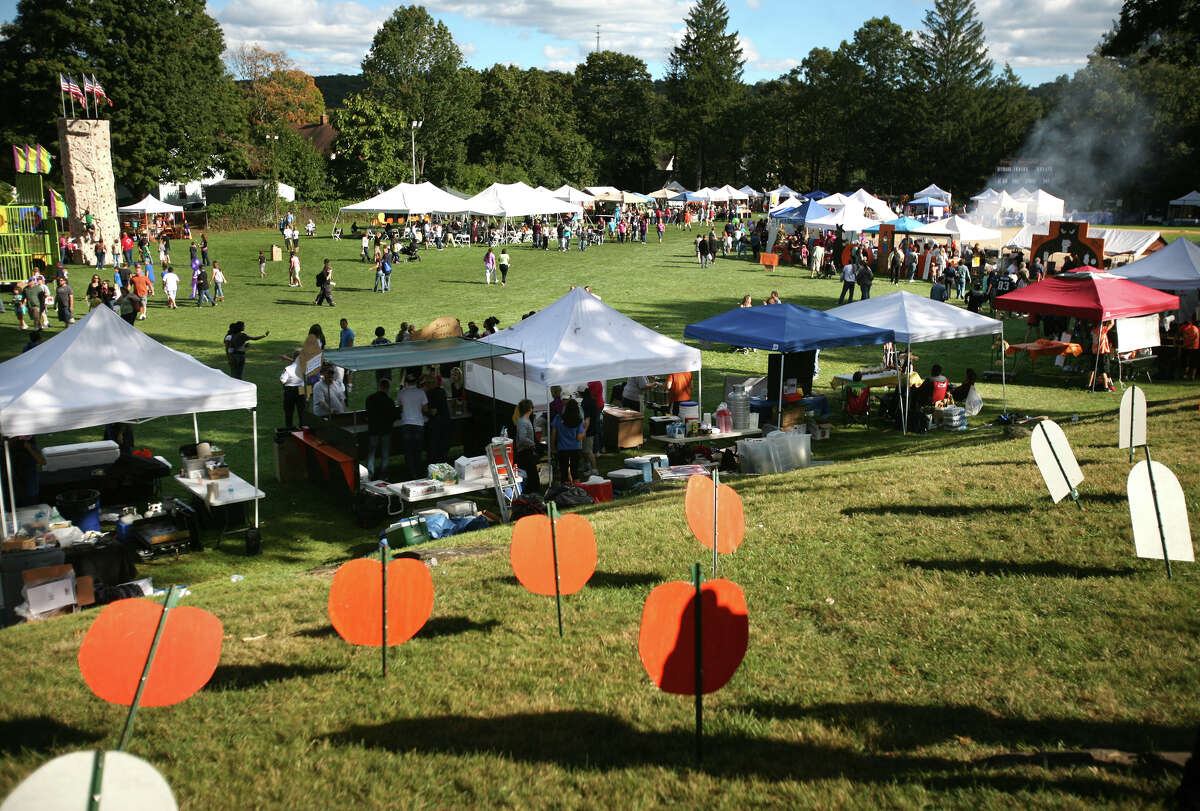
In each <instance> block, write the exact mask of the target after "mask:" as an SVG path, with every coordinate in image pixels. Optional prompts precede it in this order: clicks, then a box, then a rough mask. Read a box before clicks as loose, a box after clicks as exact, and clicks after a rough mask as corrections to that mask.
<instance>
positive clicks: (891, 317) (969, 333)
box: [826, 290, 1008, 431]
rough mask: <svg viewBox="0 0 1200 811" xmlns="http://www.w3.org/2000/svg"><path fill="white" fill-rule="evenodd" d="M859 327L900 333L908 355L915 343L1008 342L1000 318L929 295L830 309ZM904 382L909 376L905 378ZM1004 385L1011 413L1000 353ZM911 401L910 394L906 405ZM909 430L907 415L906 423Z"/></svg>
mask: <svg viewBox="0 0 1200 811" xmlns="http://www.w3.org/2000/svg"><path fill="white" fill-rule="evenodd" d="M826 312H828V313H829V314H830V315H836V316H837V317H838V318H843V319H845V320H847V321H853V322H854V323H856V324H866V325H868V326H872V327H878V328H880V329H890V330H892V331H893V332H895V333H896V342H897V343H903V344H905V345H906V347H907V349H906V352H905V354H906V356H907V354H908V352H909V351H911V349H912V345H913V344H917V343H925V342H926V341H950V340H954V339H956V338H970V337H973V336H977V335H999V336H1000V338H1001V342H1003V339H1004V322H1003V321H1000V320H999V319H996V318H988V317H987V316H986V315H980V314H979V313H973V312H970V311H969V310H964V309H963V308H962V307H955V306H954V305H953V304H947V303H945V302H944V301H934V300H933V299H931V298H926V297H925V296H918V295H916V294H914V293H909V292H908V291H907V290H900V291H898V292H895V293H889V294H887V295H886V296H877V297H875V298H869V299H864V300H861V301H856V302H854V303H853V304H844V305H842V306H841V307H834V308H833V309H832V310H826ZM901 377H903V378H904V380H907V378H906V377H904V376H903V375H901ZM1000 383H1001V387H1002V391H1003V398H1004V411H1005V412H1007V411H1008V381H1007V374H1006V373H1005V367H1004V353H1003V352H1001V353H1000ZM907 400H908V397H907V393H906V396H905V397H904V398H902V400H901V403H902V405H903V404H904V403H906V402H907ZM904 424H905V430H906V431H907V427H908V420H907V416H906V418H905V421H904Z"/></svg>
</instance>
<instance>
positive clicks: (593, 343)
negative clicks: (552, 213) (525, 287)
mask: <svg viewBox="0 0 1200 811" xmlns="http://www.w3.org/2000/svg"><path fill="white" fill-rule="evenodd" d="M480 340H483V341H487V342H489V343H496V344H500V345H502V346H506V347H511V348H513V349H519V350H521V351H523V352H524V353H525V361H524V363H525V366H524V370H525V371H524V377H522V366H521V361H520V359H517V360H513V359H512V358H510V357H498V358H494V359H492V360H491V362H490V363H475V362H468V363H467V364H466V385H467V389H469V390H470V391H474V392H478V393H481V394H491V392H492V391H493V388H492V381H493V379H494V380H495V392H496V397H497V399H499V400H502V401H504V402H510V403H515V402H519V401H520V400H521V399H523V398H524V397H526V396H527V397H529V399H531V400H533V401H534V403H535V404H539V405H540V404H545V403H546V402H548V401H549V388H550V386H556V385H559V386H571V385H575V384H583V383H587V382H589V381H592V380H610V379H613V378H618V377H628V376H630V375H655V374H666V373H669V372H695V371H699V369H700V350H698V349H694V348H692V347H690V346H687V345H686V344H682V343H680V342H679V341H675V340H672V339H671V338H668V337H666V336H665V335H660V334H659V333H657V332H655V331H654V330H652V329H650V328H649V327H645V326H642V325H641V324H639V323H638V322H637V321H634V320H633V319H632V318H629V317H628V316H626V315H623V314H621V313H620V312H618V311H617V310H615V309H613V308H612V307H609V306H608V305H607V304H605V303H603V302H602V301H600V299H598V298H596V297H595V296H593V295H592V294H591V293H588V292H587V291H586V290H584V289H583V288H582V287H576V288H575V289H574V290H572V291H571V292H569V293H567V294H566V295H565V296H563V297H562V298H560V299H559V300H558V301H555V302H554V303H552V304H549V305H547V306H546V307H544V308H542V309H541V310H538V312H537V313H535V314H534V315H531V316H529V318H526V319H524V320H522V321H518V322H517V323H515V324H513V325H512V326H511V327H508V328H507V329H502V330H500V331H499V332H497V333H496V334H495V335H488V336H485V337H484V338H481V339H480ZM513 357H516V356H513ZM493 364H494V366H493ZM493 368H494V372H493ZM493 375H494V378H493Z"/></svg>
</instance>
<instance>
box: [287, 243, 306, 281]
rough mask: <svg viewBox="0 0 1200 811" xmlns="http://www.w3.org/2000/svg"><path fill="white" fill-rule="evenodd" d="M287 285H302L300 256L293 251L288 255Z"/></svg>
mask: <svg viewBox="0 0 1200 811" xmlns="http://www.w3.org/2000/svg"><path fill="white" fill-rule="evenodd" d="M288 287H303V285H302V284H300V257H299V256H296V252H295V251H292V252H291V256H290V257H288Z"/></svg>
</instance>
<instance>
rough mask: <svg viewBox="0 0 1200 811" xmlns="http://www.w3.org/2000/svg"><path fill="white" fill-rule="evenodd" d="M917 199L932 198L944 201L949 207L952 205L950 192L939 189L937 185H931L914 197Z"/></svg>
mask: <svg viewBox="0 0 1200 811" xmlns="http://www.w3.org/2000/svg"><path fill="white" fill-rule="evenodd" d="M913 197H914V198H915V199H918V200H919V199H920V198H922V197H930V198H932V199H934V200H942V201H943V202H945V204H946V205H947V206H949V205H950V192H948V191H946V190H945V189H939V188H938V185H937V184H936V183H930V184H929V185H928V186H926V187H925V188H923V189H921V190H920V191H919V192H917V193H916V194H914V195H913Z"/></svg>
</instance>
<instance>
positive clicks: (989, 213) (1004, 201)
mask: <svg viewBox="0 0 1200 811" xmlns="http://www.w3.org/2000/svg"><path fill="white" fill-rule="evenodd" d="M981 196H982V195H976V196H975V197H972V198H971V199H972V200H977V198H978V197H981ZM1028 209H1029V205H1028V204H1027V203H1020V202H1017V200H1016V199H1015V198H1013V196H1012V195H1011V194H1009V193H1008V192H1006V191H1002V192H998V193H997V194H996V195H995V196H994V197H989V199H987V200H977V203H976V206H975V214H976V216H978V217H979V218H980V219H982V220H984V221H985V222H994V221H995V220H997V219H999V218H1000V215H1001V214H1003V213H1004V212H1006V211H1019V212H1022V213H1025V212H1026V211H1027V210H1028Z"/></svg>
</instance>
